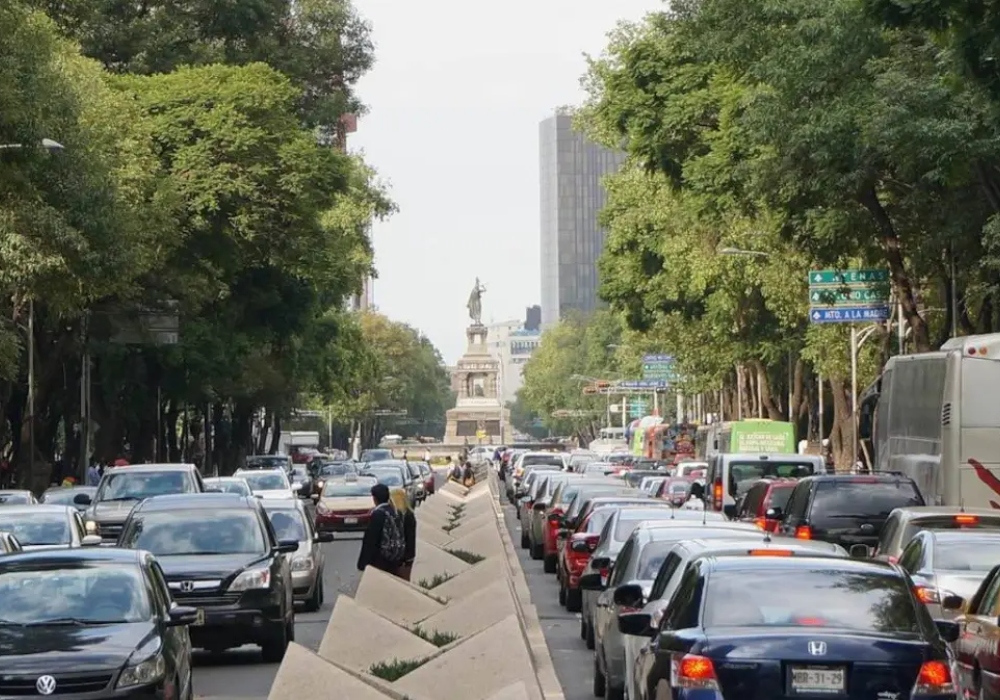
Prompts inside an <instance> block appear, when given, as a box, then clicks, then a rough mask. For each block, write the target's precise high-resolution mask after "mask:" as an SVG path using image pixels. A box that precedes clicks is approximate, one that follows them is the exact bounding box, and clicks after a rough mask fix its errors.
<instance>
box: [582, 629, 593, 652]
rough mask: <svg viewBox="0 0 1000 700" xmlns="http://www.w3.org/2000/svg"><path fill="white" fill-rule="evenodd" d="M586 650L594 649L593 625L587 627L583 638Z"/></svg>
mask: <svg viewBox="0 0 1000 700" xmlns="http://www.w3.org/2000/svg"><path fill="white" fill-rule="evenodd" d="M583 639H584V641H585V642H586V643H587V648H588V649H593V648H594V625H592V624H591V625H587V636H586V637H584V638H583Z"/></svg>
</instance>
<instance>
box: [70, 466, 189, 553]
mask: <svg viewBox="0 0 1000 700" xmlns="http://www.w3.org/2000/svg"><path fill="white" fill-rule="evenodd" d="M204 490H205V482H203V481H202V480H201V474H200V473H199V472H198V468H197V467H196V466H194V465H193V464H139V465H136V466H129V467H114V468H111V469H108V470H106V471H105V472H104V476H102V477H101V482H100V484H98V486H97V492H96V493H95V494H94V495H93V496H91V495H90V494H88V493H86V492H82V493H78V494H77V495H76V496H74V497H73V503H74V505H77V506H86V508H87V510H86V511H85V512H84V524H85V525H86V528H87V534H89V535H100V536H101V540H103V541H104V542H105V544H114V543H115V542H117V541H118V535H119V534H121V531H122V525H123V524H124V523H125V519H126V518H128V514H129V513H130V512H131V511H132V508H133V506H135V504H136V503H138V502H139V501H141V500H143V499H144V498H151V497H153V496H162V495H164V494H170V493H201V492H203V491H204Z"/></svg>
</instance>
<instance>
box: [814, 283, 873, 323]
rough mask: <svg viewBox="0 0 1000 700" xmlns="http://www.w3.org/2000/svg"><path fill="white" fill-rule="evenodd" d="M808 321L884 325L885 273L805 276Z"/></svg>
mask: <svg viewBox="0 0 1000 700" xmlns="http://www.w3.org/2000/svg"><path fill="white" fill-rule="evenodd" d="M809 307H810V308H809V320H810V321H812V322H813V323H857V322H859V321H860V322H866V321H867V322H873V321H874V322H878V321H885V320H887V319H888V318H889V317H890V316H891V313H890V310H889V271H888V270H813V271H811V272H810V273H809Z"/></svg>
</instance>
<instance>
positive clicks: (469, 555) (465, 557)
mask: <svg viewBox="0 0 1000 700" xmlns="http://www.w3.org/2000/svg"><path fill="white" fill-rule="evenodd" d="M444 551H446V552H448V554H450V555H452V556H453V557H458V558H459V559H461V560H462V561H464V562H465V563H466V564H478V563H479V562H481V561H482V560H483V559H485V558H486V557H483V556H480V555H479V554H476V553H475V552H469V551H466V550H464V549H446V550H444Z"/></svg>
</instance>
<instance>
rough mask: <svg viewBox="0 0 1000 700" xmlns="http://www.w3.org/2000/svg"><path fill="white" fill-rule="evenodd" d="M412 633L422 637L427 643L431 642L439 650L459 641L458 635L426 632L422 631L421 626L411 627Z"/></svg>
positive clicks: (435, 631)
mask: <svg viewBox="0 0 1000 700" xmlns="http://www.w3.org/2000/svg"><path fill="white" fill-rule="evenodd" d="M410 631H411V632H413V634H415V635H417V636H418V637H420V638H421V639H422V640H424V641H425V642H430V643H431V644H433V645H434V646H436V647H438V648H440V647H446V646H448V645H449V644H451V643H452V642H457V641H458V635H457V634H452V633H451V632H438V631H437V630H434V631H433V632H425V631H424V630H422V629H420V625H417V626H416V627H411V628H410Z"/></svg>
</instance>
